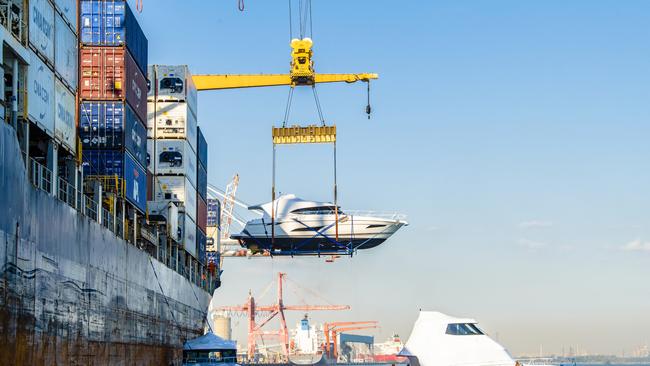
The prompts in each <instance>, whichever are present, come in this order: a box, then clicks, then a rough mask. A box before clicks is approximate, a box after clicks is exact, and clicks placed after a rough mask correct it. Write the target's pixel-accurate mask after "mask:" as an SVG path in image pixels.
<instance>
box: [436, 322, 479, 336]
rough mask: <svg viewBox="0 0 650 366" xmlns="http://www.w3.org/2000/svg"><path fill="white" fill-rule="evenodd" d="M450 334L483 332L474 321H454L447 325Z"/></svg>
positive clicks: (477, 333)
mask: <svg viewBox="0 0 650 366" xmlns="http://www.w3.org/2000/svg"><path fill="white" fill-rule="evenodd" d="M445 333H446V334H449V335H482V334H483V332H482V331H481V330H480V329H478V327H477V326H476V324H472V323H453V324H448V325H447V331H446V332H445Z"/></svg>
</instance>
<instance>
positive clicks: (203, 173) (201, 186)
mask: <svg viewBox="0 0 650 366" xmlns="http://www.w3.org/2000/svg"><path fill="white" fill-rule="evenodd" d="M196 190H197V191H198V192H199V196H201V197H203V199H207V198H208V171H207V170H205V167H203V165H201V164H200V163H199V169H198V175H197V177H196Z"/></svg>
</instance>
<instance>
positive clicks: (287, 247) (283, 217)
mask: <svg viewBox="0 0 650 366" xmlns="http://www.w3.org/2000/svg"><path fill="white" fill-rule="evenodd" d="M248 209H249V210H251V211H254V212H257V213H259V214H261V215H262V217H261V218H258V219H254V220H251V221H248V222H247V223H246V226H245V227H244V229H243V230H242V232H241V233H239V234H235V235H232V236H231V238H232V239H236V240H238V241H239V243H240V244H241V245H242V246H243V247H245V248H248V249H251V250H253V251H262V250H270V251H271V252H272V253H274V252H283V251H284V252H292V253H297V254H299V253H300V252H319V253H329V252H341V251H348V252H350V251H354V250H357V249H370V248H374V247H376V246H378V245H379V244H381V243H383V242H384V241H386V239H388V238H390V237H391V236H392V235H393V234H395V232H396V231H397V230H399V228H401V227H402V226H405V225H408V223H407V222H406V221H404V220H403V217H402V216H400V215H398V214H388V215H387V214H377V213H371V212H345V211H342V210H341V208H340V207H338V206H336V205H334V204H333V203H329V202H316V201H308V200H304V199H301V198H298V197H296V196H295V195H293V194H287V195H282V196H280V197H279V198H277V199H276V200H275V201H272V202H268V203H265V204H261V205H256V206H251V207H249V208H248ZM272 211H273V212H272ZM337 218H338V228H337V224H336V223H337ZM272 226H275V231H274V232H273V230H272V228H271V227H272ZM337 230H338V240H337Z"/></svg>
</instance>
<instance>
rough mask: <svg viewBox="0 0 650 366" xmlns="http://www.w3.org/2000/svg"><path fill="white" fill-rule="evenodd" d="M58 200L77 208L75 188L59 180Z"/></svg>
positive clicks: (63, 180)
mask: <svg viewBox="0 0 650 366" xmlns="http://www.w3.org/2000/svg"><path fill="white" fill-rule="evenodd" d="M58 188H59V195H58V197H59V200H61V201H63V202H65V203H67V204H68V205H70V207H72V208H75V209H76V208H77V201H78V200H77V190H76V189H75V187H74V186H73V185H72V184H70V183H68V181H67V180H65V179H63V178H59V184H58Z"/></svg>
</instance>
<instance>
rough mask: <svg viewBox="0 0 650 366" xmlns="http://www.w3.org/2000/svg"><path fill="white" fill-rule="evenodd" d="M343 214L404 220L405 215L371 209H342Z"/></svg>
mask: <svg viewBox="0 0 650 366" xmlns="http://www.w3.org/2000/svg"><path fill="white" fill-rule="evenodd" d="M343 215H348V216H368V217H377V218H380V219H389V220H406V215H405V214H401V213H398V212H390V211H371V210H344V211H343Z"/></svg>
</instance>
